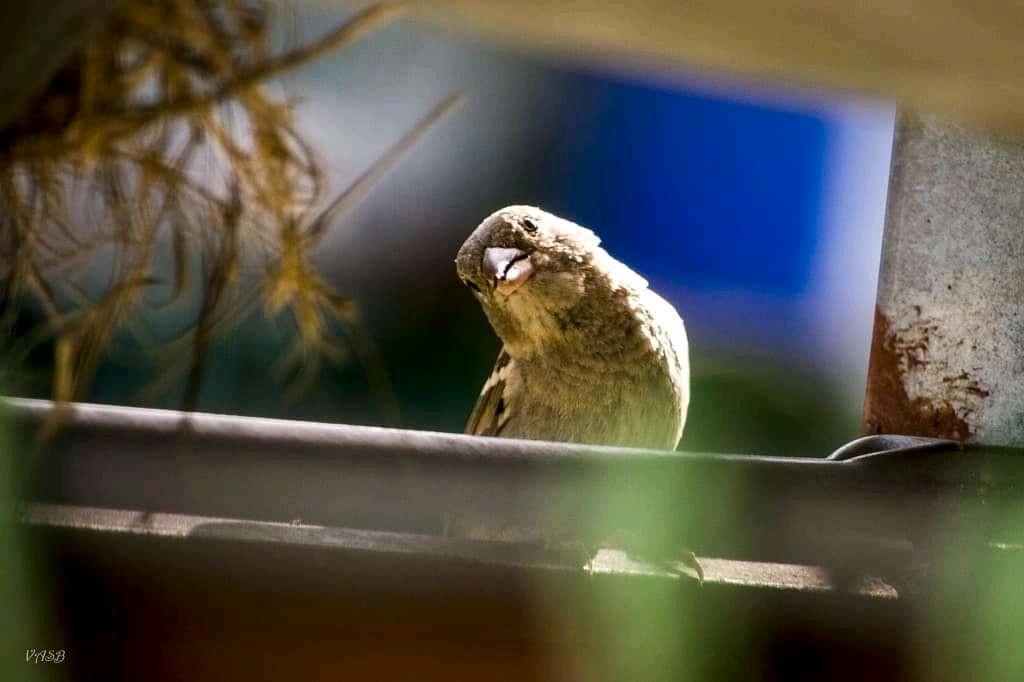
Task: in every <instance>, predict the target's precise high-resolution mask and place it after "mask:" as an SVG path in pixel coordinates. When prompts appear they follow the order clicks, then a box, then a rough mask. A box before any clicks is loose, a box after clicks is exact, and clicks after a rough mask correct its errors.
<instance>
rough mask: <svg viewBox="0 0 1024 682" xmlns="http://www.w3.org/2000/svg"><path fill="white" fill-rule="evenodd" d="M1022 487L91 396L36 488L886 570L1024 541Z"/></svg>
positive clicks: (21, 406) (924, 465) (874, 467)
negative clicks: (963, 539) (465, 517)
mask: <svg viewBox="0 0 1024 682" xmlns="http://www.w3.org/2000/svg"><path fill="white" fill-rule="evenodd" d="M3 404H4V407H5V409H4V410H3V413H4V415H5V416H6V417H7V419H8V420H9V421H8V423H9V424H12V425H13V426H14V427H15V428H16V429H18V430H20V431H21V434H22V435H21V443H22V444H23V445H24V444H28V443H30V442H31V438H32V437H33V435H32V434H33V433H36V432H38V429H39V427H40V426H41V425H42V424H44V423H45V422H46V420H47V418H48V417H50V416H52V412H51V410H52V405H51V404H50V403H48V402H46V401H29V400H7V401H5V402H4V403H3ZM824 454H825V453H823V455H824ZM1021 491H1024V458H1022V457H1020V456H1017V455H1016V454H1015V453H1013V452H1003V451H1000V450H998V449H992V448H988V449H985V448H973V449H968V450H967V451H966V452H961V451H959V450H957V449H955V448H951V449H925V450H919V451H908V452H904V453H899V454H893V453H889V454H875V455H870V454H868V455H861V456H858V457H855V458H853V459H850V460H847V461H826V460H824V459H822V460H806V459H789V458H781V457H750V456H729V455H694V454H683V453H665V452H651V451H642V450H625V449H622V450H619V449H612V448H588V447H583V446H578V445H568V444H557V443H541V442H526V441H515V440H507V439H506V440H503V439H488V438H478V437H470V436H463V435H456V434H440V433H425V432H415V431H403V430H397V429H380V428H371V427H357V426H346V425H330V424H316V423H302V422H291V421H282V420H271V419H252V418H242V417H229V416H222V415H206V414H188V415H186V414H182V413H178V412H171V411H160V410H140V409H132V408H121V407H106V406H98V405H86V404H76V405H74V407H73V409H72V411H71V412H70V416H69V417H68V421H67V422H66V423H65V425H64V429H63V431H62V435H61V437H60V438H59V439H57V440H56V441H54V442H52V443H50V444H49V446H48V447H46V448H45V449H44V451H43V452H42V453H40V459H39V461H38V464H37V466H36V469H35V471H34V472H33V482H32V487H31V489H30V491H29V494H28V498H29V501H32V502H44V503H50V504H64V505H75V506H84V507H100V508H112V509H132V510H138V511H140V512H146V513H150V514H152V513H172V514H184V515H194V516H204V517H222V518H235V519H245V520H247V521H265V522H278V523H291V522H296V523H299V524H302V525H316V526H325V527H345V528H353V529H361V530H373V531H387V532H397V533H405V534H416V535H430V534H434V535H437V534H439V533H440V530H441V519H442V517H443V515H444V514H445V513H446V512H451V511H453V510H455V511H457V512H459V513H465V514H469V515H480V516H485V517H487V516H489V515H494V514H504V515H507V514H510V513H511V515H512V518H514V519H517V520H519V521H524V522H526V521H529V522H532V523H540V524H545V523H549V524H552V525H555V526H558V527H560V528H569V529H570V530H571V531H572V530H574V529H575V531H574V532H578V533H579V535H580V536H586V537H592V538H593V537H596V538H607V537H609V536H612V535H614V534H615V533H616V532H617V531H620V530H623V529H628V530H631V531H633V532H634V533H635V535H636V536H638V537H640V538H641V539H642V540H644V541H648V540H650V541H651V542H654V543H669V544H672V543H677V545H676V546H678V544H683V545H684V546H687V547H690V548H691V549H693V550H694V551H695V552H697V553H698V554H700V555H704V556H713V557H722V558H729V559H743V560H754V561H766V562H779V563H787V564H809V565H830V564H840V565H844V566H852V567H854V568H856V570H861V568H864V569H865V570H864V572H869V571H868V570H867V569H868V568H871V567H872V566H873V565H875V564H879V563H882V564H886V565H891V564H892V562H893V561H896V562H899V561H903V560H904V559H905V558H906V556H905V555H906V554H907V552H908V551H910V550H908V549H907V547H910V548H911V550H912V549H913V547H915V546H919V547H928V546H929V544H930V543H931V542H932V541H933V540H935V541H941V542H950V541H954V540H955V538H957V537H959V535H960V534H963V533H968V534H970V535H971V536H972V537H977V538H978V539H980V540H982V541H985V542H987V541H992V540H997V541H1000V542H1007V543H1020V542H1024V537H1016V536H1014V535H1013V532H1016V531H1015V530H1014V529H1012V528H1011V529H1009V530H1007V529H1006V528H1003V529H1002V530H998V528H999V522H1000V520H1001V519H1005V518H1007V515H1009V514H1012V513H1015V512H1014V510H1017V509H1019V508H1020V507H1021V505H1022V503H1024V499H1022V493H1021ZM997 530H998V533H997ZM999 533H1002V534H999ZM1006 533H1009V534H1006Z"/></svg>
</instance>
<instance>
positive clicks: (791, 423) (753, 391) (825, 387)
mask: <svg viewBox="0 0 1024 682" xmlns="http://www.w3.org/2000/svg"><path fill="white" fill-rule="evenodd" d="M690 362H691V384H690V396H691V398H690V411H689V414H688V415H687V422H686V431H685V432H684V433H683V439H682V441H681V443H680V445H679V449H680V450H686V451H689V452H722V453H734V454H757V455H779V456H787V457H824V456H826V455H828V454H829V453H831V452H832V451H833V450H835V449H836V448H837V447H839V446H840V445H842V444H843V443H845V442H847V441H849V440H853V439H854V438H857V437H859V436H860V435H861V434H860V431H859V429H860V414H861V411H860V409H859V405H850V404H848V401H846V400H844V396H843V394H842V392H841V391H840V390H839V388H840V387H838V386H835V385H833V384H832V383H830V382H829V381H827V380H826V379H825V378H823V377H822V376H821V375H820V374H818V373H815V372H813V371H810V370H809V369H807V368H802V367H794V366H792V365H789V364H782V363H780V364H771V363H764V362H760V363H757V362H753V361H749V360H748V361H742V360H736V359H730V358H727V357H721V356H716V354H715V353H714V351H712V350H705V351H704V352H702V349H695V350H692V351H691V360H690Z"/></svg>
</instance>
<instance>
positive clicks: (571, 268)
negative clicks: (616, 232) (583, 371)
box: [455, 206, 607, 351]
mask: <svg viewBox="0 0 1024 682" xmlns="http://www.w3.org/2000/svg"><path fill="white" fill-rule="evenodd" d="M599 244H600V239H598V237H597V235H595V234H594V233H593V232H591V231H590V230H588V229H586V228H585V227H581V226H579V225H576V224H575V223H572V222H570V221H568V220H564V219H562V218H559V217H558V216H554V215H552V214H550V213H547V212H545V211H542V210H541V209H539V208H535V207H532V206H509V207H507V208H503V209H501V210H500V211H497V212H496V213H494V214H492V215H491V216H490V217H488V218H487V219H486V220H484V221H483V222H482V223H481V224H480V226H479V227H477V228H476V230H474V231H473V233H472V234H471V235H470V236H469V238H468V239H467V240H466V242H465V243H464V244H463V245H462V248H461V249H459V253H458V256H457V257H456V258H455V265H456V269H457V271H458V275H459V279H461V280H462V282H463V284H465V285H466V286H467V287H468V288H469V289H470V290H471V291H472V292H473V294H474V295H475V296H476V298H477V299H478V300H479V301H480V304H481V305H482V306H483V308H484V312H485V313H486V314H487V317H488V319H490V321H491V325H492V326H493V327H494V331H495V332H496V333H497V334H498V336H499V337H501V339H502V341H503V342H504V343H505V345H506V346H507V347H509V349H510V350H513V349H514V348H515V347H516V346H520V347H522V348H523V350H527V351H528V350H529V347H530V346H532V347H537V346H539V345H542V344H544V343H545V342H546V341H549V340H551V339H553V338H559V337H560V336H561V335H562V334H563V332H564V331H565V330H564V327H565V325H566V322H567V320H568V319H569V316H568V315H567V311H569V310H571V309H572V308H574V307H575V306H577V304H578V303H580V301H581V299H583V298H584V296H585V295H586V294H587V292H588V291H589V290H590V289H592V288H593V287H594V286H595V283H594V281H593V280H594V278H595V275H596V274H598V273H596V271H595V269H594V264H595V260H596V259H602V258H607V254H605V252H604V250H603V249H601V248H600V246H599Z"/></svg>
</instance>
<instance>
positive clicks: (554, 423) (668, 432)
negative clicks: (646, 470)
mask: <svg viewBox="0 0 1024 682" xmlns="http://www.w3.org/2000/svg"><path fill="white" fill-rule="evenodd" d="M455 264H456V269H457V272H458V276H459V279H461V280H462V282H463V284H465V285H466V286H467V287H468V288H469V289H470V290H471V291H472V293H473V295H474V296H475V297H476V299H477V300H478V301H479V302H480V305H481V306H482V307H483V311H484V314H485V315H486V316H487V319H488V320H489V321H490V323H491V327H492V328H493V329H494V331H495V333H496V334H497V335H498V337H499V338H500V340H501V342H502V348H501V350H500V351H499V353H498V358H497V361H496V362H495V364H494V369H493V371H492V372H491V375H490V377H489V378H488V379H487V381H486V382H485V383H484V386H483V390H482V391H481V394H480V397H479V399H478V401H477V403H476V407H475V408H474V409H473V411H472V413H471V415H470V418H469V422H468V424H467V425H466V429H465V430H466V433H469V434H474V435H484V436H499V437H507V438H524V439H531V440H547V441H562V442H571V443H584V444H590V445H613V446H623V447H638V448H651V449H658V450H675V448H676V446H677V445H678V443H679V439H680V437H681V436H682V433H683V427H684V425H685V423H686V412H687V407H688V404H689V398H690V391H689V353H688V344H687V338H686V328H685V326H684V324H683V320H682V318H681V317H680V316H679V313H678V312H677V311H676V309H675V308H674V307H673V306H672V304H670V303H669V302H668V301H666V300H665V299H663V298H662V297H661V296H659V295H658V294H656V293H655V292H654V291H652V290H651V289H650V288H649V287H648V285H647V281H646V280H645V279H644V278H643V277H641V276H640V275H638V274H637V273H636V272H634V271H633V270H632V269H630V268H629V267H628V266H626V265H625V264H623V263H621V262H619V261H618V260H616V259H615V258H613V257H612V256H611V255H610V254H609V253H608V252H607V251H606V250H605V249H603V248H602V247H601V241H600V239H599V238H598V237H597V235H596V234H594V232H593V231H591V230H589V229H587V228H585V227H582V226H580V225H577V224H576V223H573V222H571V221H569V220H565V219H563V218H559V217H558V216H555V215H553V214H551V213H548V212H546V211H544V210H542V209H540V208H536V207H533V206H508V207H506V208H503V209H501V210H499V211H497V212H495V213H493V214H492V215H490V216H489V217H488V218H486V219H485V220H484V221H483V222H482V223H481V224H480V226H479V227H477V228H476V229H475V230H474V231H473V233H472V234H470V236H469V238H468V239H466V241H465V243H464V244H463V245H462V247H461V248H460V249H459V252H458V255H457V256H456V259H455Z"/></svg>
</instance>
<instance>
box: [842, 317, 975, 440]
mask: <svg viewBox="0 0 1024 682" xmlns="http://www.w3.org/2000/svg"><path fill="white" fill-rule="evenodd" d="M917 313H918V316H920V314H921V311H920V309H917ZM914 330H915V335H914V337H913V338H912V339H908V338H906V337H905V336H904V335H903V334H901V333H898V332H896V331H895V330H893V328H892V324H891V323H890V321H889V319H888V318H887V317H886V316H885V315H884V314H882V312H881V311H880V310H878V308H877V307H876V308H875V330H874V334H873V336H872V338H871V362H870V364H869V366H868V387H867V393H866V394H865V397H864V424H863V427H862V430H863V432H864V433H865V434H877V433H897V434H904V435H908V436H931V437H933V438H954V439H956V440H960V441H963V440H966V439H967V438H968V437H970V435H971V433H972V431H971V427H970V424H968V423H967V421H966V418H967V417H969V416H970V413H971V412H972V410H970V409H965V410H963V411H962V413H958V412H957V410H956V408H954V407H953V405H951V404H950V403H949V402H948V401H945V400H941V399H932V398H927V397H920V396H919V397H916V398H911V397H910V396H909V395H908V394H907V390H906V388H905V387H904V385H903V375H904V374H905V373H906V372H907V371H908V370H910V369H913V368H919V367H926V366H927V365H928V359H927V353H928V346H929V343H930V340H931V337H932V335H935V334H937V333H938V331H939V330H938V325H936V324H934V323H928V322H924V321H922V323H920V324H916V325H915V326H914ZM942 381H943V382H944V383H946V384H949V385H955V386H956V387H957V388H959V389H960V390H962V391H964V392H965V393H968V394H970V395H972V396H974V397H976V398H984V397H986V396H988V391H986V390H985V389H984V388H982V387H981V386H979V385H978V383H977V382H976V381H974V380H973V379H972V378H971V377H970V376H969V375H968V374H967V373H966V372H963V373H961V374H958V375H956V376H947V377H943V379H942Z"/></svg>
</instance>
